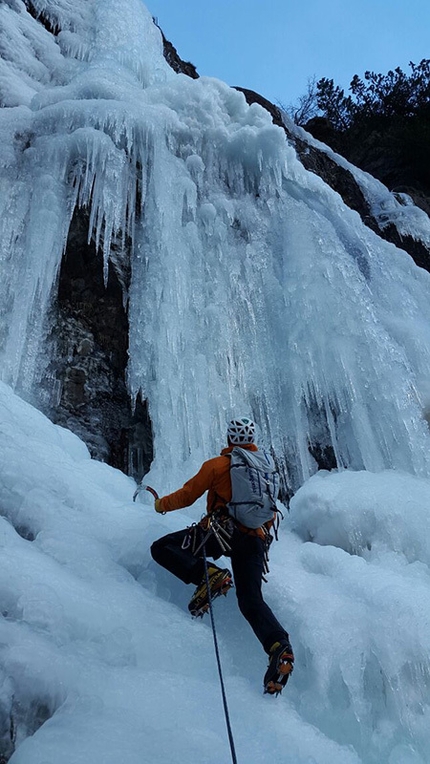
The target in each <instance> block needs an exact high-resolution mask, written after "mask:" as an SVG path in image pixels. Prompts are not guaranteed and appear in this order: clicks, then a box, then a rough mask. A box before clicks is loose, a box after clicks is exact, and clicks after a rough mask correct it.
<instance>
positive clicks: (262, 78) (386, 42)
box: [145, 0, 430, 105]
mask: <svg viewBox="0 0 430 764" xmlns="http://www.w3.org/2000/svg"><path fill="white" fill-rule="evenodd" d="M145 4H146V6H147V7H148V9H149V10H150V11H151V13H152V14H153V15H154V16H157V18H158V22H159V24H160V26H161V27H162V29H163V31H164V33H165V35H166V37H167V38H168V39H170V40H171V41H172V42H173V44H174V45H175V47H176V48H177V50H178V53H179V55H180V56H181V58H183V59H184V60H186V61H192V63H193V64H195V66H196V67H197V71H198V72H199V74H201V75H208V76H211V77H212V76H213V77H218V78H219V79H221V80H224V81H225V82H227V83H228V84H229V85H241V86H242V87H248V88H250V89H252V90H256V91H257V92H259V93H261V94H262V95H264V96H265V97H266V98H269V99H270V100H272V101H274V102H281V103H282V104H285V105H287V104H288V103H291V102H295V101H296V100H297V98H298V96H300V95H301V94H303V93H304V92H305V91H306V87H307V82H308V79H309V78H311V77H313V76H314V75H315V76H316V77H317V79H319V78H320V77H328V78H331V79H334V80H335V82H336V84H338V85H341V86H342V87H344V88H345V89H347V88H348V86H349V83H350V81H351V79H352V77H353V75H354V74H359V75H360V76H363V75H364V72H365V71H366V70H368V69H370V70H372V71H376V72H382V73H384V72H387V71H388V70H389V69H393V68H395V67H396V66H400V67H401V68H402V69H404V70H405V71H409V68H408V64H409V61H411V60H412V61H414V63H418V62H419V61H421V59H422V58H430V2H429V0H390V1H389V2H388V0H360V1H359V2H358V1H357V0H325V2H321V0H302V1H301V2H300V0H294V2H293V0H212V2H205V0H186V1H185V2H180V0H147V2H145Z"/></svg>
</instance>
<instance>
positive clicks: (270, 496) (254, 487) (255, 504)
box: [227, 446, 279, 528]
mask: <svg viewBox="0 0 430 764" xmlns="http://www.w3.org/2000/svg"><path fill="white" fill-rule="evenodd" d="M230 460H231V461H230V477H231V492H232V494H231V501H230V502H229V503H228V504H227V509H228V511H229V514H230V515H231V517H233V518H234V519H235V520H237V521H238V522H239V523H241V525H244V526H245V527H246V528H259V527H260V526H261V525H263V524H264V523H267V522H268V521H269V520H272V519H273V515H274V513H275V512H276V511H277V510H276V499H277V497H278V492H279V475H278V472H277V470H276V467H275V462H274V461H273V459H272V457H271V456H270V455H269V454H267V453H266V452H265V451H248V450H247V449H245V448H240V447H239V446H235V447H234V448H233V450H232V452H231V454H230Z"/></svg>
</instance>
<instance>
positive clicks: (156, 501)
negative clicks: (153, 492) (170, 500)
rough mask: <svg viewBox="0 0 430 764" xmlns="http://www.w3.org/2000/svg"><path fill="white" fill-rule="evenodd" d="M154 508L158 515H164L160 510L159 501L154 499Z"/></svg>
mask: <svg viewBox="0 0 430 764" xmlns="http://www.w3.org/2000/svg"><path fill="white" fill-rule="evenodd" d="M154 508H155V511H156V512H158V513H159V514H160V515H164V512H163V510H162V509H161V499H155V504H154Z"/></svg>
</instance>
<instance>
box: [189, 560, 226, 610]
mask: <svg viewBox="0 0 430 764" xmlns="http://www.w3.org/2000/svg"><path fill="white" fill-rule="evenodd" d="M208 577H209V595H208V588H207V586H206V576H205V577H204V578H203V579H202V581H201V582H200V583H199V585H198V586H197V588H196V590H195V592H194V594H193V596H192V597H191V600H190V603H189V605H188V610H189V611H190V613H191V615H192V616H195V617H197V616H201V617H203V616H204V614H205V613H207V611H208V610H209V599H211V600H214V599H215V598H216V597H219V596H220V594H227V592H228V590H229V589H231V587H232V586H233V582H232V578H231V573H230V571H229V570H227V568H225V569H224V570H221V568H217V567H216V566H215V565H209V567H208Z"/></svg>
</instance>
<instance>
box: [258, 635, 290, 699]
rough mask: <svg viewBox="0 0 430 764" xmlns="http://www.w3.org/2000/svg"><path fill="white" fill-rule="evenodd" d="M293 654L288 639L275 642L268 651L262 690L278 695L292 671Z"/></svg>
mask: <svg viewBox="0 0 430 764" xmlns="http://www.w3.org/2000/svg"><path fill="white" fill-rule="evenodd" d="M293 664H294V655H293V651H292V648H291V645H290V643H289V641H288V640H286V641H283V642H275V643H274V644H273V645H272V647H271V648H270V652H269V666H268V668H267V671H266V673H265V675H264V680H263V683H264V692H265V693H268V694H269V695H279V693H281V692H282V690H283V689H284V687H285V685H286V684H287V682H288V679H289V678H290V674H291V673H292V671H293V668H294V666H293Z"/></svg>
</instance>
